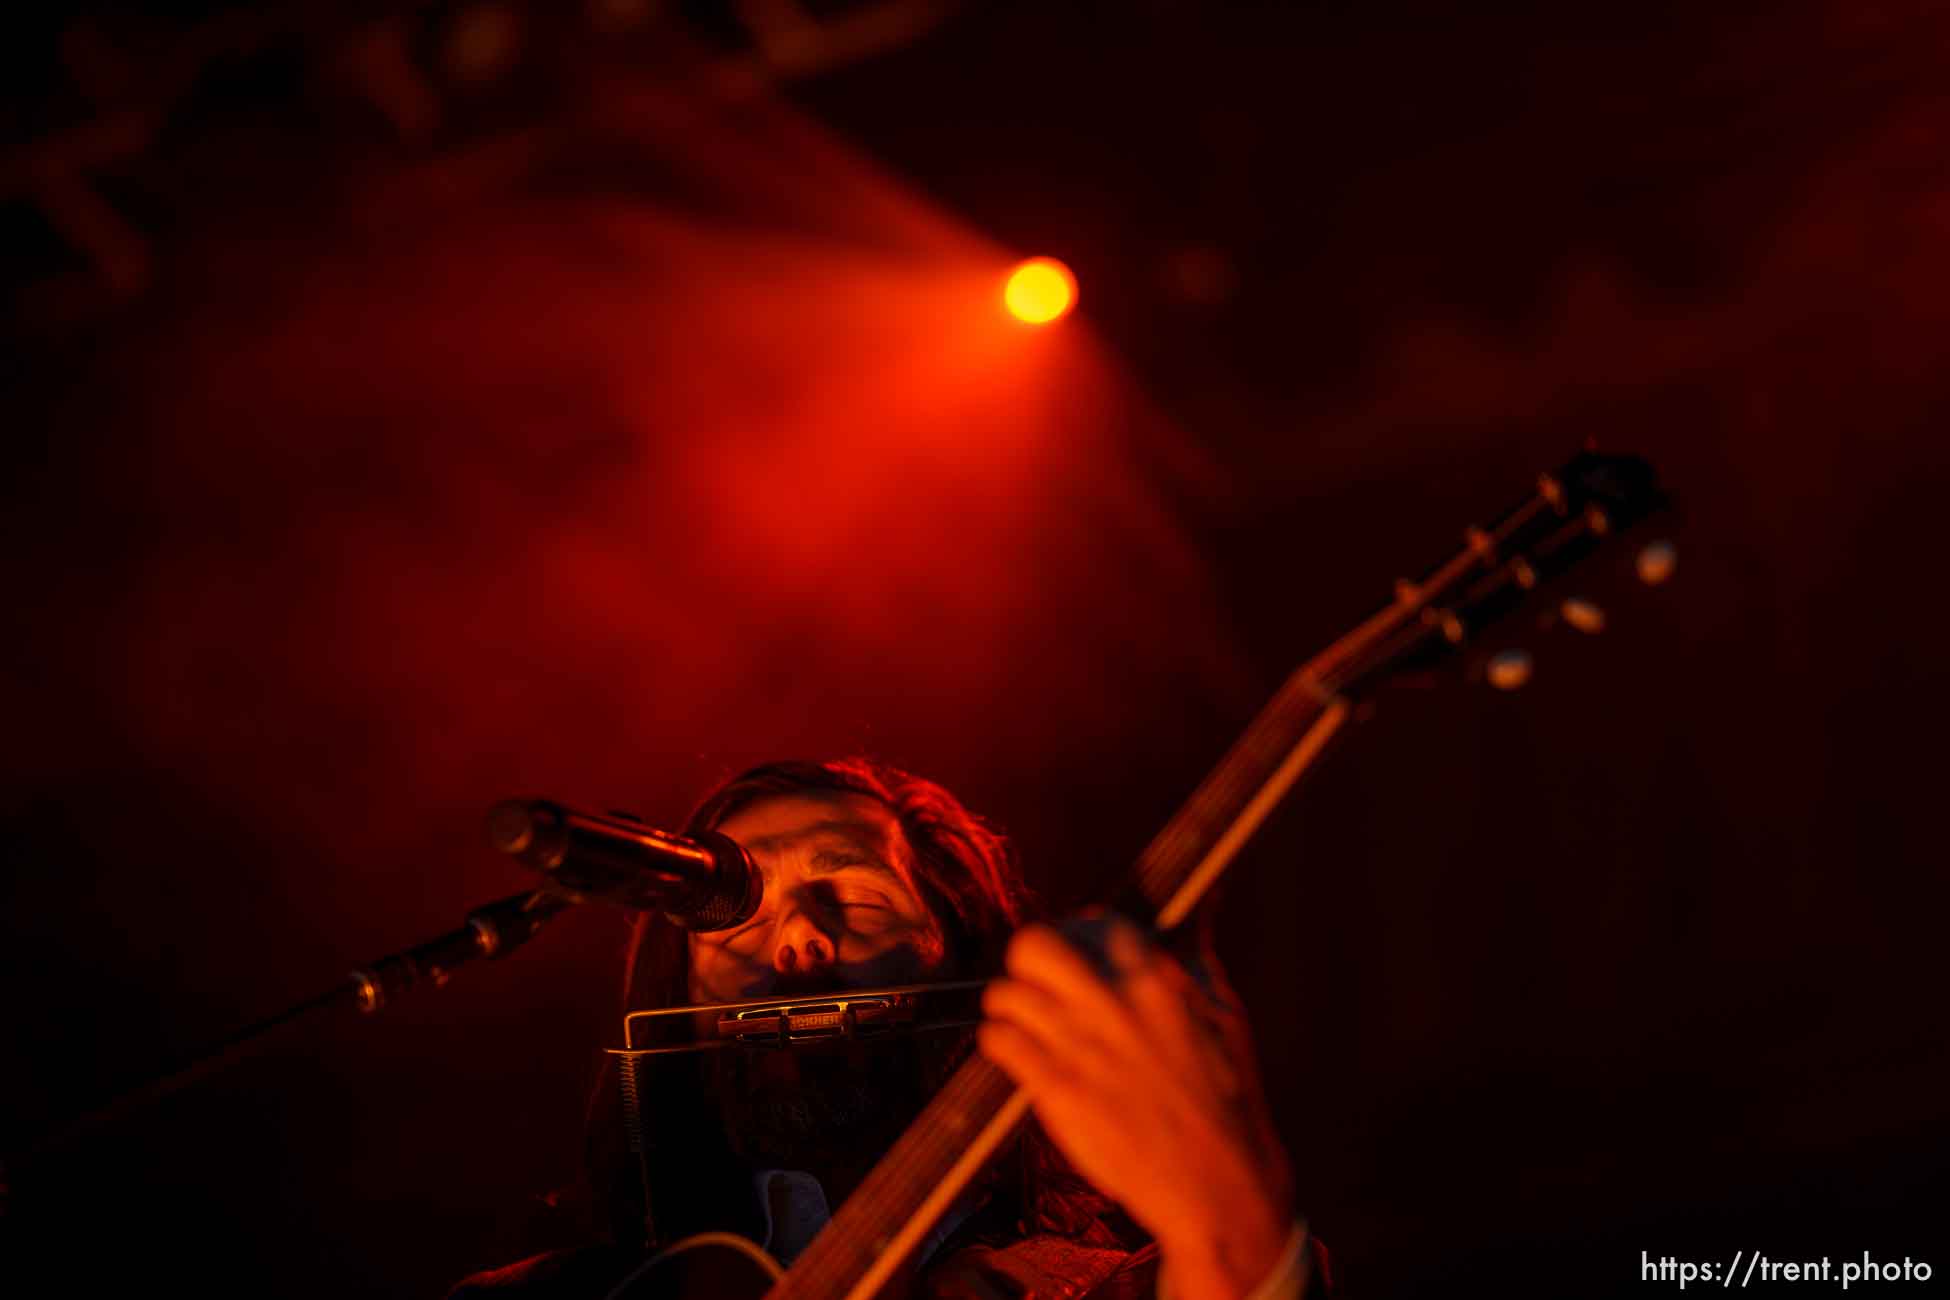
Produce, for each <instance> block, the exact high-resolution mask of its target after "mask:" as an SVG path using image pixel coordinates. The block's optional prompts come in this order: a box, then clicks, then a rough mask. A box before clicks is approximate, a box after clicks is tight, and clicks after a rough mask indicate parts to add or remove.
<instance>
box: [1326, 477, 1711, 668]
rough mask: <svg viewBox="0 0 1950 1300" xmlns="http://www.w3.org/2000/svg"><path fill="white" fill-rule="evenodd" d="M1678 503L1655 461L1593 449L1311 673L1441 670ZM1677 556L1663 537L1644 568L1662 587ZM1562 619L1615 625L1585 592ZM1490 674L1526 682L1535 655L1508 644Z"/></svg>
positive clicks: (1591, 628) (1468, 536)
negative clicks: (1670, 499)
mask: <svg viewBox="0 0 1950 1300" xmlns="http://www.w3.org/2000/svg"><path fill="white" fill-rule="evenodd" d="M1667 504H1668V501H1667V498H1666V495H1665V492H1664V491H1663V490H1662V489H1661V488H1660V486H1659V481H1658V475H1657V473H1656V472H1654V470H1653V468H1652V466H1651V465H1650V464H1649V463H1648V462H1646V461H1645V460H1643V459H1641V458H1640V457H1637V456H1628V455H1606V454H1601V453H1600V452H1598V451H1596V450H1594V449H1589V448H1587V450H1585V451H1583V452H1580V453H1579V454H1578V455H1576V456H1574V457H1572V458H1571V459H1570V460H1569V461H1567V462H1566V463H1565V464H1564V465H1562V466H1561V467H1559V468H1558V469H1557V470H1556V471H1555V472H1554V473H1550V474H1540V475H1538V476H1537V482H1536V485H1535V487H1534V488H1533V489H1532V491H1531V492H1530V494H1529V495H1528V496H1526V497H1525V498H1524V499H1523V500H1522V501H1520V502H1518V503H1517V504H1516V505H1514V506H1512V507H1511V508H1510V509H1508V510H1506V511H1504V512H1503V513H1502V514H1501V515H1498V516H1497V517H1496V518H1495V519H1494V520H1493V521H1491V522H1489V523H1487V524H1483V525H1480V526H1476V527H1471V528H1468V529H1465V530H1464V533H1463V544H1462V546H1461V547H1460V548H1459V549H1458V550H1457V551H1456V552H1455V553H1453V554H1452V555H1450V556H1449V557H1448V558H1447V559H1445V560H1443V561H1442V562H1441V563H1440V564H1438V565H1436V566H1435V567H1434V568H1432V569H1430V570H1429V571H1428V572H1427V573H1426V574H1425V575H1424V576H1423V577H1421V578H1419V579H1403V580H1401V581H1399V582H1397V583H1396V584H1395V599H1394V601H1393V603H1392V604H1390V605H1389V606H1387V607H1386V608H1384V609H1382V610H1381V611H1380V612H1379V613H1377V614H1375V615H1374V616H1373V617H1372V618H1370V619H1368V620H1367V621H1366V622H1364V623H1363V624H1362V625H1361V626H1360V627H1358V628H1356V629H1355V630H1354V631H1353V632H1351V633H1350V634H1348V635H1347V636H1346V637H1344V638H1342V639H1341V640H1340V641H1338V642H1336V643H1335V644H1334V645H1332V646H1330V647H1328V648H1327V650H1326V651H1324V652H1322V653H1321V654H1320V655H1319V656H1317V657H1316V658H1315V659H1314V661H1313V662H1312V663H1311V664H1310V665H1309V669H1310V671H1311V674H1312V676H1313V677H1314V680H1315V681H1316V682H1318V683H1319V684H1320V686H1321V687H1323V688H1324V689H1326V690H1328V691H1332V692H1335V693H1338V694H1342V695H1356V694H1360V693H1362V692H1364V691H1367V690H1371V689H1373V688H1374V687H1376V686H1378V685H1380V684H1381V683H1382V682H1383V681H1386V680H1389V679H1392V678H1394V677H1397V676H1398V675H1401V674H1403V673H1410V672H1423V671H1427V670H1429V669H1432V668H1434V667H1436V666H1437V665H1438V664H1440V663H1441V662H1442V661H1444V660H1446V659H1448V658H1450V657H1451V656H1453V655H1456V654H1458V653H1461V652H1463V651H1464V650H1465V649H1466V648H1468V647H1470V646H1473V645H1478V644H1480V643H1481V641H1482V638H1483V634H1484V633H1485V632H1487V631H1488V630H1489V629H1490V628H1491V627H1492V626H1494V625H1496V624H1498V623H1500V622H1502V621H1503V620H1504V619H1506V618H1508V617H1509V616H1510V615H1511V614H1512V613H1514V612H1515V611H1517V610H1518V609H1519V608H1521V607H1523V606H1525V605H1527V604H1529V603H1530V602H1531V601H1532V600H1533V599H1534V598H1536V597H1537V596H1538V594H1539V593H1541V592H1542V591H1543V590H1544V589H1545V588H1547V587H1549V586H1550V585H1551V584H1552V583H1553V582H1554V581H1555V580H1556V579H1558V578H1560V577H1562V576H1563V575H1564V574H1566V573H1568V572H1570V571H1571V570H1572V569H1574V568H1576V567H1577V566H1578V565H1579V564H1581V563H1582V562H1583V561H1584V560H1585V559H1587V558H1588V557H1589V556H1591V555H1592V554H1594V553H1595V552H1597V551H1598V550H1599V549H1601V548H1604V547H1607V546H1608V545H1610V544H1612V543H1614V542H1616V541H1617V540H1618V539H1619V538H1620V536H1621V535H1622V534H1625V533H1626V532H1628V531H1629V530H1631V529H1632V528H1633V527H1634V526H1635V525H1637V524H1639V523H1640V522H1641V521H1643V520H1645V519H1647V518H1649V517H1650V516H1652V515H1654V514H1657V513H1658V512H1659V511H1661V510H1663V509H1664V508H1665V507H1666V506H1667ZM1675 562H1676V556H1675V552H1674V551H1673V548H1672V546H1671V544H1670V543H1668V542H1665V541H1654V542H1652V543H1650V544H1649V545H1646V546H1645V547H1643V549H1641V550H1640V552H1639V554H1638V557H1637V560H1636V565H1635V567H1636V571H1637V575H1638V577H1639V580H1640V581H1642V582H1645V583H1647V584H1650V585H1657V584H1658V583H1661V582H1664V581H1665V580H1666V579H1667V578H1668V577H1669V576H1671V573H1672V570H1673V566H1674V564H1675ZM1557 617H1559V618H1561V619H1562V621H1563V622H1564V623H1565V624H1567V625H1569V626H1571V627H1573V628H1576V629H1577V630H1579V631H1582V632H1596V631H1599V630H1600V629H1602V628H1603V626H1604V623H1605V614H1604V612H1603V610H1601V609H1600V608H1599V607H1598V606H1596V605H1594V604H1592V603H1591V602H1590V601H1588V600H1583V599H1571V600H1566V601H1564V602H1563V603H1562V604H1561V606H1560V607H1559V609H1558V611H1557ZM1486 676H1487V678H1488V680H1489V682H1490V683H1491V684H1492V685H1494V686H1499V687H1503V688H1511V687H1515V686H1520V685H1522V684H1523V682H1524V680H1526V679H1527V678H1528V676H1529V661H1528V657H1527V656H1526V655H1524V653H1523V652H1521V651H1506V652H1504V653H1503V654H1500V655H1498V656H1496V657H1495V658H1493V659H1492V660H1491V661H1490V663H1489V665H1488V668H1487V672H1486Z"/></svg>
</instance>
